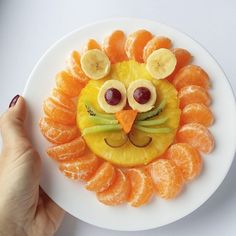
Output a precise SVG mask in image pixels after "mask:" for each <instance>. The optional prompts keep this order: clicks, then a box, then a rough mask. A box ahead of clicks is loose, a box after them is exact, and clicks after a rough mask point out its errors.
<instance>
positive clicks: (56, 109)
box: [43, 98, 76, 125]
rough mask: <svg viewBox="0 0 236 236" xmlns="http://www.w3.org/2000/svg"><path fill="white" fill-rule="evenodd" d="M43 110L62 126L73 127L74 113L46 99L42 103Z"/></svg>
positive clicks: (50, 99)
mask: <svg viewBox="0 0 236 236" xmlns="http://www.w3.org/2000/svg"><path fill="white" fill-rule="evenodd" d="M43 110H44V112H45V114H46V115H47V116H49V117H50V118H51V119H52V120H54V121H55V122H58V123H60V124H63V125H75V123H76V122H75V116H76V113H75V111H70V110H68V109H66V108H65V107H62V106H60V105H58V103H56V102H55V101H54V100H53V99H52V98H48V99H46V100H45V101H44V103H43Z"/></svg>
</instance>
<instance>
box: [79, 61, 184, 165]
mask: <svg viewBox="0 0 236 236" xmlns="http://www.w3.org/2000/svg"><path fill="white" fill-rule="evenodd" d="M140 79H142V80H147V81H150V82H151V83H152V84H153V85H154V87H155V89H156V101H155V104H154V109H155V107H158V105H159V104H160V103H161V102H162V101H165V106H164V108H163V110H162V112H161V113H160V114H158V115H156V116H154V117H151V118H149V119H147V120H165V122H163V123H161V124H158V125H151V126H148V128H168V129H169V131H168V132H166V133H149V132H146V131H144V130H139V129H137V128H136V124H138V123H137V122H138V121H135V122H134V124H133V126H132V129H131V131H130V132H129V134H127V133H125V132H124V130H113V131H104V132H99V133H91V134H89V133H88V134H86V135H84V140H85V141H86V143H87V146H88V147H89V149H91V151H92V152H94V153H95V154H96V155H97V156H99V157H101V158H103V159H105V160H107V161H109V162H111V163H113V164H115V165H118V166H123V167H134V166H140V165H146V164H148V163H149V162H151V161H152V160H153V159H155V158H157V157H159V156H161V155H162V154H163V153H164V152H165V151H166V149H167V148H168V147H169V146H170V144H171V143H173V141H174V137H175V133H176V130H177V128H178V126H179V118H180V109H179V104H178V99H177V91H176V89H175V88H174V87H173V86H172V85H171V84H170V83H169V82H168V81H166V80H156V79H153V78H152V77H151V75H150V74H149V73H148V72H147V70H146V68H145V64H140V63H138V62H136V61H125V62H121V63H117V64H114V65H112V68H111V71H110V73H109V75H108V76H106V77H105V78H103V79H100V80H90V81H89V82H88V84H87V85H86V86H85V87H84V89H83V90H82V91H81V93H80V96H79V98H78V106H77V126H78V127H79V129H80V131H81V133H83V131H84V130H85V129H87V128H88V127H94V126H96V125H97V124H96V123H95V122H94V120H93V119H91V114H90V113H89V112H88V110H87V108H86V104H90V105H91V107H93V109H94V110H96V111H97V112H98V113H100V114H103V115H105V117H106V116H107V115H108V113H106V112H104V110H103V109H101V107H100V105H99V103H98V94H99V91H100V89H101V87H102V86H103V84H104V83H105V82H106V81H108V80H118V81H120V82H121V83H123V85H124V86H125V88H126V89H127V88H128V86H129V85H130V83H131V82H133V81H135V80H140ZM124 109H127V108H124ZM128 109H131V108H130V107H129V108H128ZM139 114H142V113H138V115H139ZM137 117H138V116H137ZM111 122H114V123H115V122H116V123H118V122H117V120H116V118H115V116H114V117H113V118H112V121H111ZM127 136H129V137H130V136H132V139H129V138H127ZM122 140H123V141H122ZM132 140H133V141H132ZM145 140H146V141H147V143H146V145H143V146H142V145H141V146H140V145H135V144H134V143H135V142H136V143H142V142H146V141H145ZM108 141H109V142H110V143H116V142H123V145H120V146H119V145H118V146H116V147H113V146H111V145H108V143H107V142H108Z"/></svg>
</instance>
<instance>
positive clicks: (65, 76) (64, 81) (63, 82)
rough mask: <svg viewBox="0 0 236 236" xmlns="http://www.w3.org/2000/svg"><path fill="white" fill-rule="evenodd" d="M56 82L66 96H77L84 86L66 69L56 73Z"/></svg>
mask: <svg viewBox="0 0 236 236" xmlns="http://www.w3.org/2000/svg"><path fill="white" fill-rule="evenodd" d="M56 84H57V87H58V88H59V89H60V90H61V91H62V92H63V93H64V94H66V95H67V96H68V97H76V96H78V95H79V93H80V91H81V89H82V88H83V86H84V85H83V84H81V83H80V82H79V80H77V79H75V78H74V77H73V76H72V75H71V74H70V73H69V72H67V71H61V72H60V73H58V74H57V76H56Z"/></svg>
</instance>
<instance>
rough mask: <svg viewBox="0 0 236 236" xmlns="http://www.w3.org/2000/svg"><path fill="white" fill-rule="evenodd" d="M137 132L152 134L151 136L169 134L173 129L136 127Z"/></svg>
mask: <svg viewBox="0 0 236 236" xmlns="http://www.w3.org/2000/svg"><path fill="white" fill-rule="evenodd" d="M134 127H135V128H136V129H137V130H140V131H143V132H145V133H150V134H168V133H170V132H171V131H172V129H171V128H168V127H164V128H149V127H144V126H141V125H135V126H134Z"/></svg>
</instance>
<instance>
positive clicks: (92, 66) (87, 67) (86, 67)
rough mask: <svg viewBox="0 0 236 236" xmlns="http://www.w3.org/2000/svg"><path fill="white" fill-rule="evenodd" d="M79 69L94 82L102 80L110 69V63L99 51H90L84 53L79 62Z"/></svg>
mask: <svg viewBox="0 0 236 236" xmlns="http://www.w3.org/2000/svg"><path fill="white" fill-rule="evenodd" d="M80 63H81V68H82V70H83V71H84V73H85V74H86V75H87V76H88V77H89V78H90V79H94V80H98V79H102V78H103V77H105V76H106V75H107V74H108V73H109V72H110V68H111V62H110V60H109V58H108V57H107V55H106V54H105V53H104V52H103V51H101V50H99V49H92V50H88V51H86V52H85V53H84V54H83V55H82V57H81V60H80Z"/></svg>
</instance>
